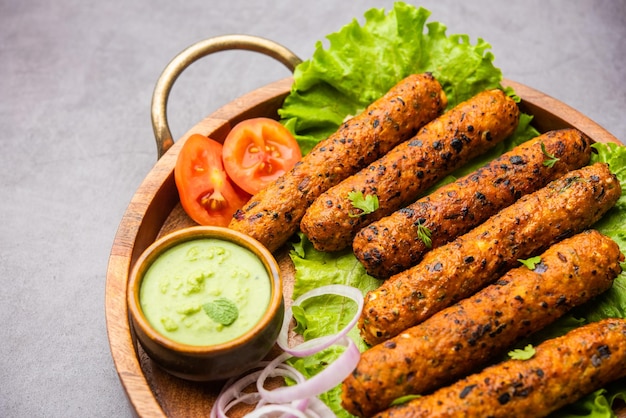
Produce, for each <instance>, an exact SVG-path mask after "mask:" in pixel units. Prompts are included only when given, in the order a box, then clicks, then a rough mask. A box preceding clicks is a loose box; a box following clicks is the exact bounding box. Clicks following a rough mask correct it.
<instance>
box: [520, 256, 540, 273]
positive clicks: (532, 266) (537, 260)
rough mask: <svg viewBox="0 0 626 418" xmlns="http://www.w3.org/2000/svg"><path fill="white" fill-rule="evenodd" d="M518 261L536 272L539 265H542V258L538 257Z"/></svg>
mask: <svg viewBox="0 0 626 418" xmlns="http://www.w3.org/2000/svg"><path fill="white" fill-rule="evenodd" d="M517 261H519V262H520V263H522V264H523V265H525V266H526V267H528V269H529V270H534V269H535V267H536V266H537V264H539V263H541V256H540V255H538V256H536V257H530V258H527V259H526V260H521V259H519V258H518V259H517Z"/></svg>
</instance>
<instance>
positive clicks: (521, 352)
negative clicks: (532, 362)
mask: <svg viewBox="0 0 626 418" xmlns="http://www.w3.org/2000/svg"><path fill="white" fill-rule="evenodd" d="M536 352H537V351H536V350H535V347H533V345H532V344H528V345H527V346H526V347H524V348H516V349H515V350H511V351H509V357H510V358H512V359H513V360H529V359H531V358H533V356H534V355H535V353H536Z"/></svg>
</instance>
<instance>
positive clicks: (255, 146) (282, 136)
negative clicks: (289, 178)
mask: <svg viewBox="0 0 626 418" xmlns="http://www.w3.org/2000/svg"><path fill="white" fill-rule="evenodd" d="M223 158H224V168H225V170H226V172H227V173H228V175H229V177H230V178H231V179H232V180H233V181H234V182H235V183H236V184H237V185H238V186H239V187H241V188H242V189H244V190H245V191H246V192H248V193H250V194H253V195H254V194H256V193H258V192H259V191H261V189H263V188H264V187H265V186H266V185H267V184H268V183H270V182H272V181H274V180H276V179H277V178H278V177H280V176H281V175H283V174H284V173H285V172H287V171H289V170H291V168H292V167H293V166H294V165H295V164H296V163H297V162H298V161H300V160H301V159H302V152H301V151H300V147H299V145H298V142H297V141H296V139H295V138H294V137H293V135H292V134H291V132H289V130H288V129H287V128H285V127H284V126H283V125H281V124H280V123H279V122H277V121H275V120H274V119H269V118H263V117H260V118H253V119H247V120H244V121H242V122H239V123H238V124H237V125H235V127H234V128H233V129H232V130H231V131H230V132H229V134H228V136H227V137H226V139H225V140H224V150H223Z"/></svg>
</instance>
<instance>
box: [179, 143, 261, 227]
mask: <svg viewBox="0 0 626 418" xmlns="http://www.w3.org/2000/svg"><path fill="white" fill-rule="evenodd" d="M222 148H223V147H222V144H220V143H219V142H217V141H215V140H213V139H210V138H208V137H206V136H203V135H199V134H194V135H192V136H190V137H189V138H188V139H187V141H186V142H185V144H184V145H183V147H182V148H181V150H180V154H179V155H178V159H177V160H176V166H175V168H174V180H175V181H176V188H177V189H178V195H179V197H180V203H181V205H182V207H183V209H184V210H185V212H187V214H188V215H189V217H190V218H191V219H193V220H194V221H196V222H197V223H199V224H200V225H213V226H228V224H229V223H230V220H231V218H232V216H233V214H234V213H235V211H236V210H237V209H240V208H241V207H242V206H243V205H244V204H245V203H246V202H247V201H248V199H249V198H250V195H249V194H248V193H246V192H245V191H243V190H241V189H240V188H239V187H238V186H237V185H236V184H234V183H233V182H232V181H231V180H230V178H228V175H227V174H226V171H225V170H224V165H223V163H222Z"/></svg>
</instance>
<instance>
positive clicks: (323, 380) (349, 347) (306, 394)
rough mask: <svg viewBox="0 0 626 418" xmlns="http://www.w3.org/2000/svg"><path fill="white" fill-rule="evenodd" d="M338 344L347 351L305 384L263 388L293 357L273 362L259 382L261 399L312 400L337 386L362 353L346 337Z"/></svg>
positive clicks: (286, 355) (281, 356) (277, 400)
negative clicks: (277, 370) (275, 371)
mask: <svg viewBox="0 0 626 418" xmlns="http://www.w3.org/2000/svg"><path fill="white" fill-rule="evenodd" d="M337 344H341V345H344V346H345V347H346V349H345V351H344V352H343V353H342V354H341V356H339V358H338V359H336V360H335V361H333V362H332V363H331V364H329V365H328V366H327V367H326V368H325V369H324V370H322V371H321V372H319V373H318V374H316V375H315V376H313V377H311V378H310V379H307V380H305V381H304V382H301V383H297V384H294V385H292V386H281V387H279V388H276V389H273V390H268V389H265V388H264V387H263V384H264V383H265V380H266V379H267V378H268V377H269V376H271V375H272V373H273V371H274V368H275V367H277V366H278V365H279V364H281V363H282V362H284V361H285V360H286V359H288V358H289V357H291V355H290V354H289V353H283V354H281V355H280V356H278V357H277V358H276V359H274V360H272V361H271V362H270V364H268V365H267V367H265V369H263V371H262V372H261V375H260V376H259V379H258V380H257V390H258V391H259V393H260V394H261V397H262V398H263V399H264V400H265V401H267V402H270V403H286V402H290V401H293V400H294V399H306V398H311V397H314V396H317V395H320V394H322V393H324V392H327V391H329V390H331V389H332V388H334V387H335V386H337V385H338V384H339V383H341V382H342V381H343V380H344V379H345V378H346V377H348V375H349V374H350V373H352V371H353V370H354V368H355V367H356V365H357V363H358V362H359V358H360V357H361V353H360V352H359V349H358V347H357V346H356V344H355V343H354V341H352V339H350V338H348V337H344V338H342V339H341V340H340V341H337Z"/></svg>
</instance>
